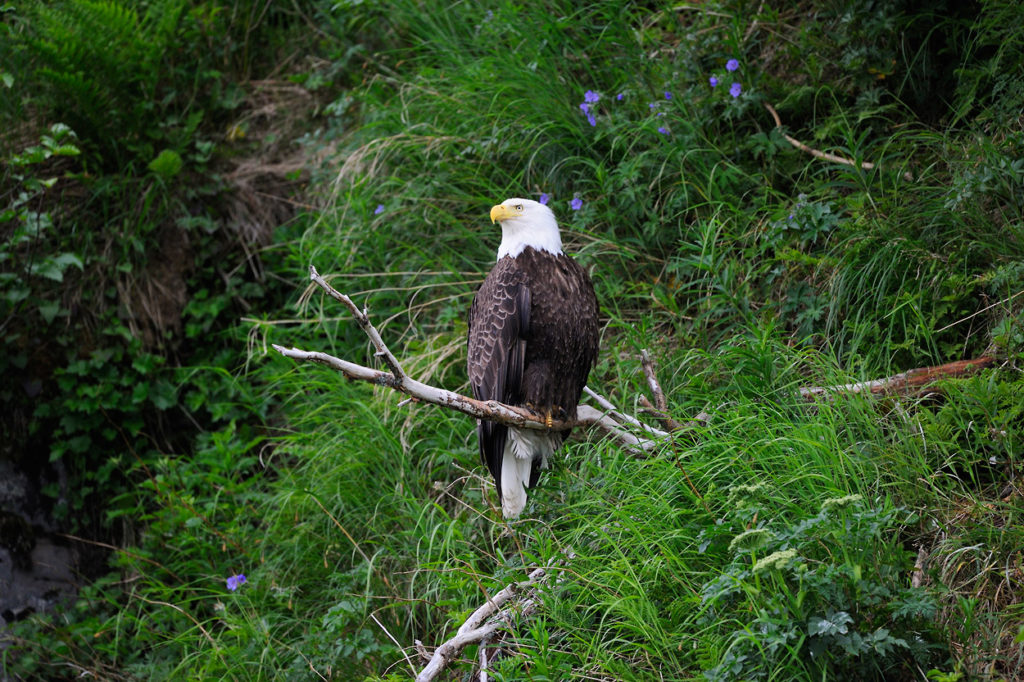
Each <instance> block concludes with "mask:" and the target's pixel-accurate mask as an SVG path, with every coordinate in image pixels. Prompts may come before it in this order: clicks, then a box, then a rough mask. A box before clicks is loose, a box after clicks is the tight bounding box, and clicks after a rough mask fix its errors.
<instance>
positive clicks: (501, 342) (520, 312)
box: [468, 258, 531, 498]
mask: <svg viewBox="0 0 1024 682" xmlns="http://www.w3.org/2000/svg"><path fill="white" fill-rule="evenodd" d="M530 310H531V296H530V289H529V287H528V286H527V284H526V281H525V277H524V274H523V272H522V271H521V270H520V269H519V268H517V267H516V262H515V260H514V259H512V258H503V259H501V260H500V261H499V262H498V263H497V265H495V266H494V269H493V270H491V272H490V274H489V275H488V276H487V279H485V280H484V283H483V284H482V285H480V289H479V290H478V291H477V293H476V296H475V297H474V298H473V305H472V307H471V308H470V313H469V339H468V351H469V353H468V356H469V357H468V369H469V383H470V386H471V387H472V389H473V397H475V398H476V399H477V400H497V401H500V402H503V403H506V404H510V405H516V404H520V403H522V401H523V398H522V395H523V372H524V365H525V357H526V349H527V339H528V337H529V335H530ZM477 434H478V436H479V440H480V459H481V460H482V461H483V463H484V464H486V465H487V468H488V469H489V470H490V472H491V475H492V476H494V480H495V481H499V482H500V481H501V461H502V455H503V453H504V450H505V440H506V438H507V437H508V427H506V426H503V425H501V424H496V423H494V422H490V421H481V422H480V423H479V425H478V426H477ZM497 487H498V496H499V498H500V497H501V486H500V485H498V486H497Z"/></svg>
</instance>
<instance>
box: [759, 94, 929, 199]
mask: <svg viewBox="0 0 1024 682" xmlns="http://www.w3.org/2000/svg"><path fill="white" fill-rule="evenodd" d="M764 108H765V109H767V110H768V113H769V114H771V115H772V118H774V119H775V127H776V128H778V130H779V132H780V133H782V136H783V137H784V138H786V141H787V142H789V143H790V144H791V145H793V146H794V147H796V148H797V149H799V150H800V151H804V152H807V153H808V154H810V155H811V156H813V157H815V158H818V159H824V160H825V161H832V162H833V163H841V164H844V165H847V166H853V167H857V166H860V167H861V168H863V169H864V170H872V169H873V168H875V164H873V163H871V162H870V161H861V162H860V163H859V164H858V163H857V162H856V161H854V160H853V159H847V158H845V157H842V156H836V155H835V154H829V153H828V152H823V151H821V150H820V149H815V148H814V147H808V146H807V145H806V144H804V143H803V142H801V141H800V140H798V139H796V138H795V137H793V136H792V135H789V134H787V133H785V132H784V131H783V129H782V119H780V118H779V112H777V111H775V107H773V106H772V105H771V104H768V102H765V103H764ZM903 178H904V179H905V180H913V179H914V176H913V175H912V174H911V173H910V171H907V172H906V173H904V174H903Z"/></svg>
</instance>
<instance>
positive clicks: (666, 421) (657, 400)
mask: <svg viewBox="0 0 1024 682" xmlns="http://www.w3.org/2000/svg"><path fill="white" fill-rule="evenodd" d="M640 366H641V367H642V368H643V370H644V377H646V378H647V387H648V388H649V389H650V390H651V395H652V396H654V405H651V401H650V400H648V399H647V396H644V395H641V396H640V404H641V405H643V406H644V407H646V408H647V411H648V412H649V413H650V414H653V415H654V416H655V418H657V420H658V421H660V422H661V424H662V426H664V427H665V428H666V429H668V430H669V431H678V430H680V429H681V428H683V425H682V424H680V423H679V422H677V421H676V420H675V419H673V418H672V417H670V416H668V400H667V399H666V398H665V392H664V391H662V390H661V384H660V383H658V378H657V377H656V376H655V375H654V360H653V359H651V354H650V353H648V352H647V349H646V348H645V349H644V350H642V351H640Z"/></svg>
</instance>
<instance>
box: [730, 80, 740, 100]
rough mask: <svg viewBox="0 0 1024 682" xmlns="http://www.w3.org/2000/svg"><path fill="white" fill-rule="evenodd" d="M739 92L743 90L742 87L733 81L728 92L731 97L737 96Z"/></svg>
mask: <svg viewBox="0 0 1024 682" xmlns="http://www.w3.org/2000/svg"><path fill="white" fill-rule="evenodd" d="M741 92H743V88H742V87H740V84H739V83H733V84H732V86H731V87H730V88H729V94H730V95H732V96H733V97H739V96H740V93H741Z"/></svg>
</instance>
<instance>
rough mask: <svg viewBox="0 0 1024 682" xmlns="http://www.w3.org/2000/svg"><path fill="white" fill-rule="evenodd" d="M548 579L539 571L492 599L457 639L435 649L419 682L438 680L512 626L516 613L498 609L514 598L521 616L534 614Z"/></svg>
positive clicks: (534, 571)
mask: <svg viewBox="0 0 1024 682" xmlns="http://www.w3.org/2000/svg"><path fill="white" fill-rule="evenodd" d="M547 575H548V573H547V571H546V570H545V569H543V568H535V569H534V570H533V571H531V572H530V575H529V576H528V577H527V579H526V580H524V581H522V582H518V583H511V584H510V585H507V586H505V587H504V588H503V589H502V590H501V591H500V592H498V593H497V594H495V595H494V596H493V597H491V598H490V599H488V600H487V601H486V602H485V603H484V604H483V605H482V606H481V607H480V608H478V609H477V610H476V611H474V612H473V613H472V614H470V616H469V618H467V619H466V622H464V623H463V624H462V626H461V627H460V628H459V629H458V631H457V632H456V633H455V636H454V637H452V638H451V639H449V640H448V641H446V642H444V643H443V644H441V646H439V647H437V648H436V649H434V654H433V656H431V658H430V662H429V663H428V664H427V666H426V667H425V668H423V670H421V671H420V674H419V675H417V676H416V682H429V680H433V679H435V678H436V677H437V676H438V675H439V674H441V672H442V671H443V670H444V669H445V668H446V667H447V665H448V663H449V662H450V661H452V660H453V659H454V658H456V657H457V656H458V655H459V653H460V652H461V651H462V650H463V649H464V648H466V647H467V646H469V645H470V644H478V643H480V642H482V641H484V640H485V639H489V638H490V637H491V636H492V635H493V634H494V632H495V631H496V630H497V629H498V628H500V627H501V626H502V625H504V624H506V623H508V622H509V621H510V620H511V618H512V615H513V612H514V611H515V610H516V609H513V608H507V609H502V610H501V611H500V612H499V611H498V608H499V607H500V606H502V605H504V604H505V603H507V602H509V601H510V600H512V599H513V598H514V597H518V599H517V602H518V604H517V605H518V607H519V608H518V612H519V614H520V615H521V616H525V615H529V614H531V613H533V611H535V610H536V608H537V600H536V590H535V588H536V585H537V583H538V582H540V581H541V580H543V579H544V578H545V577H546V576H547Z"/></svg>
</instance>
